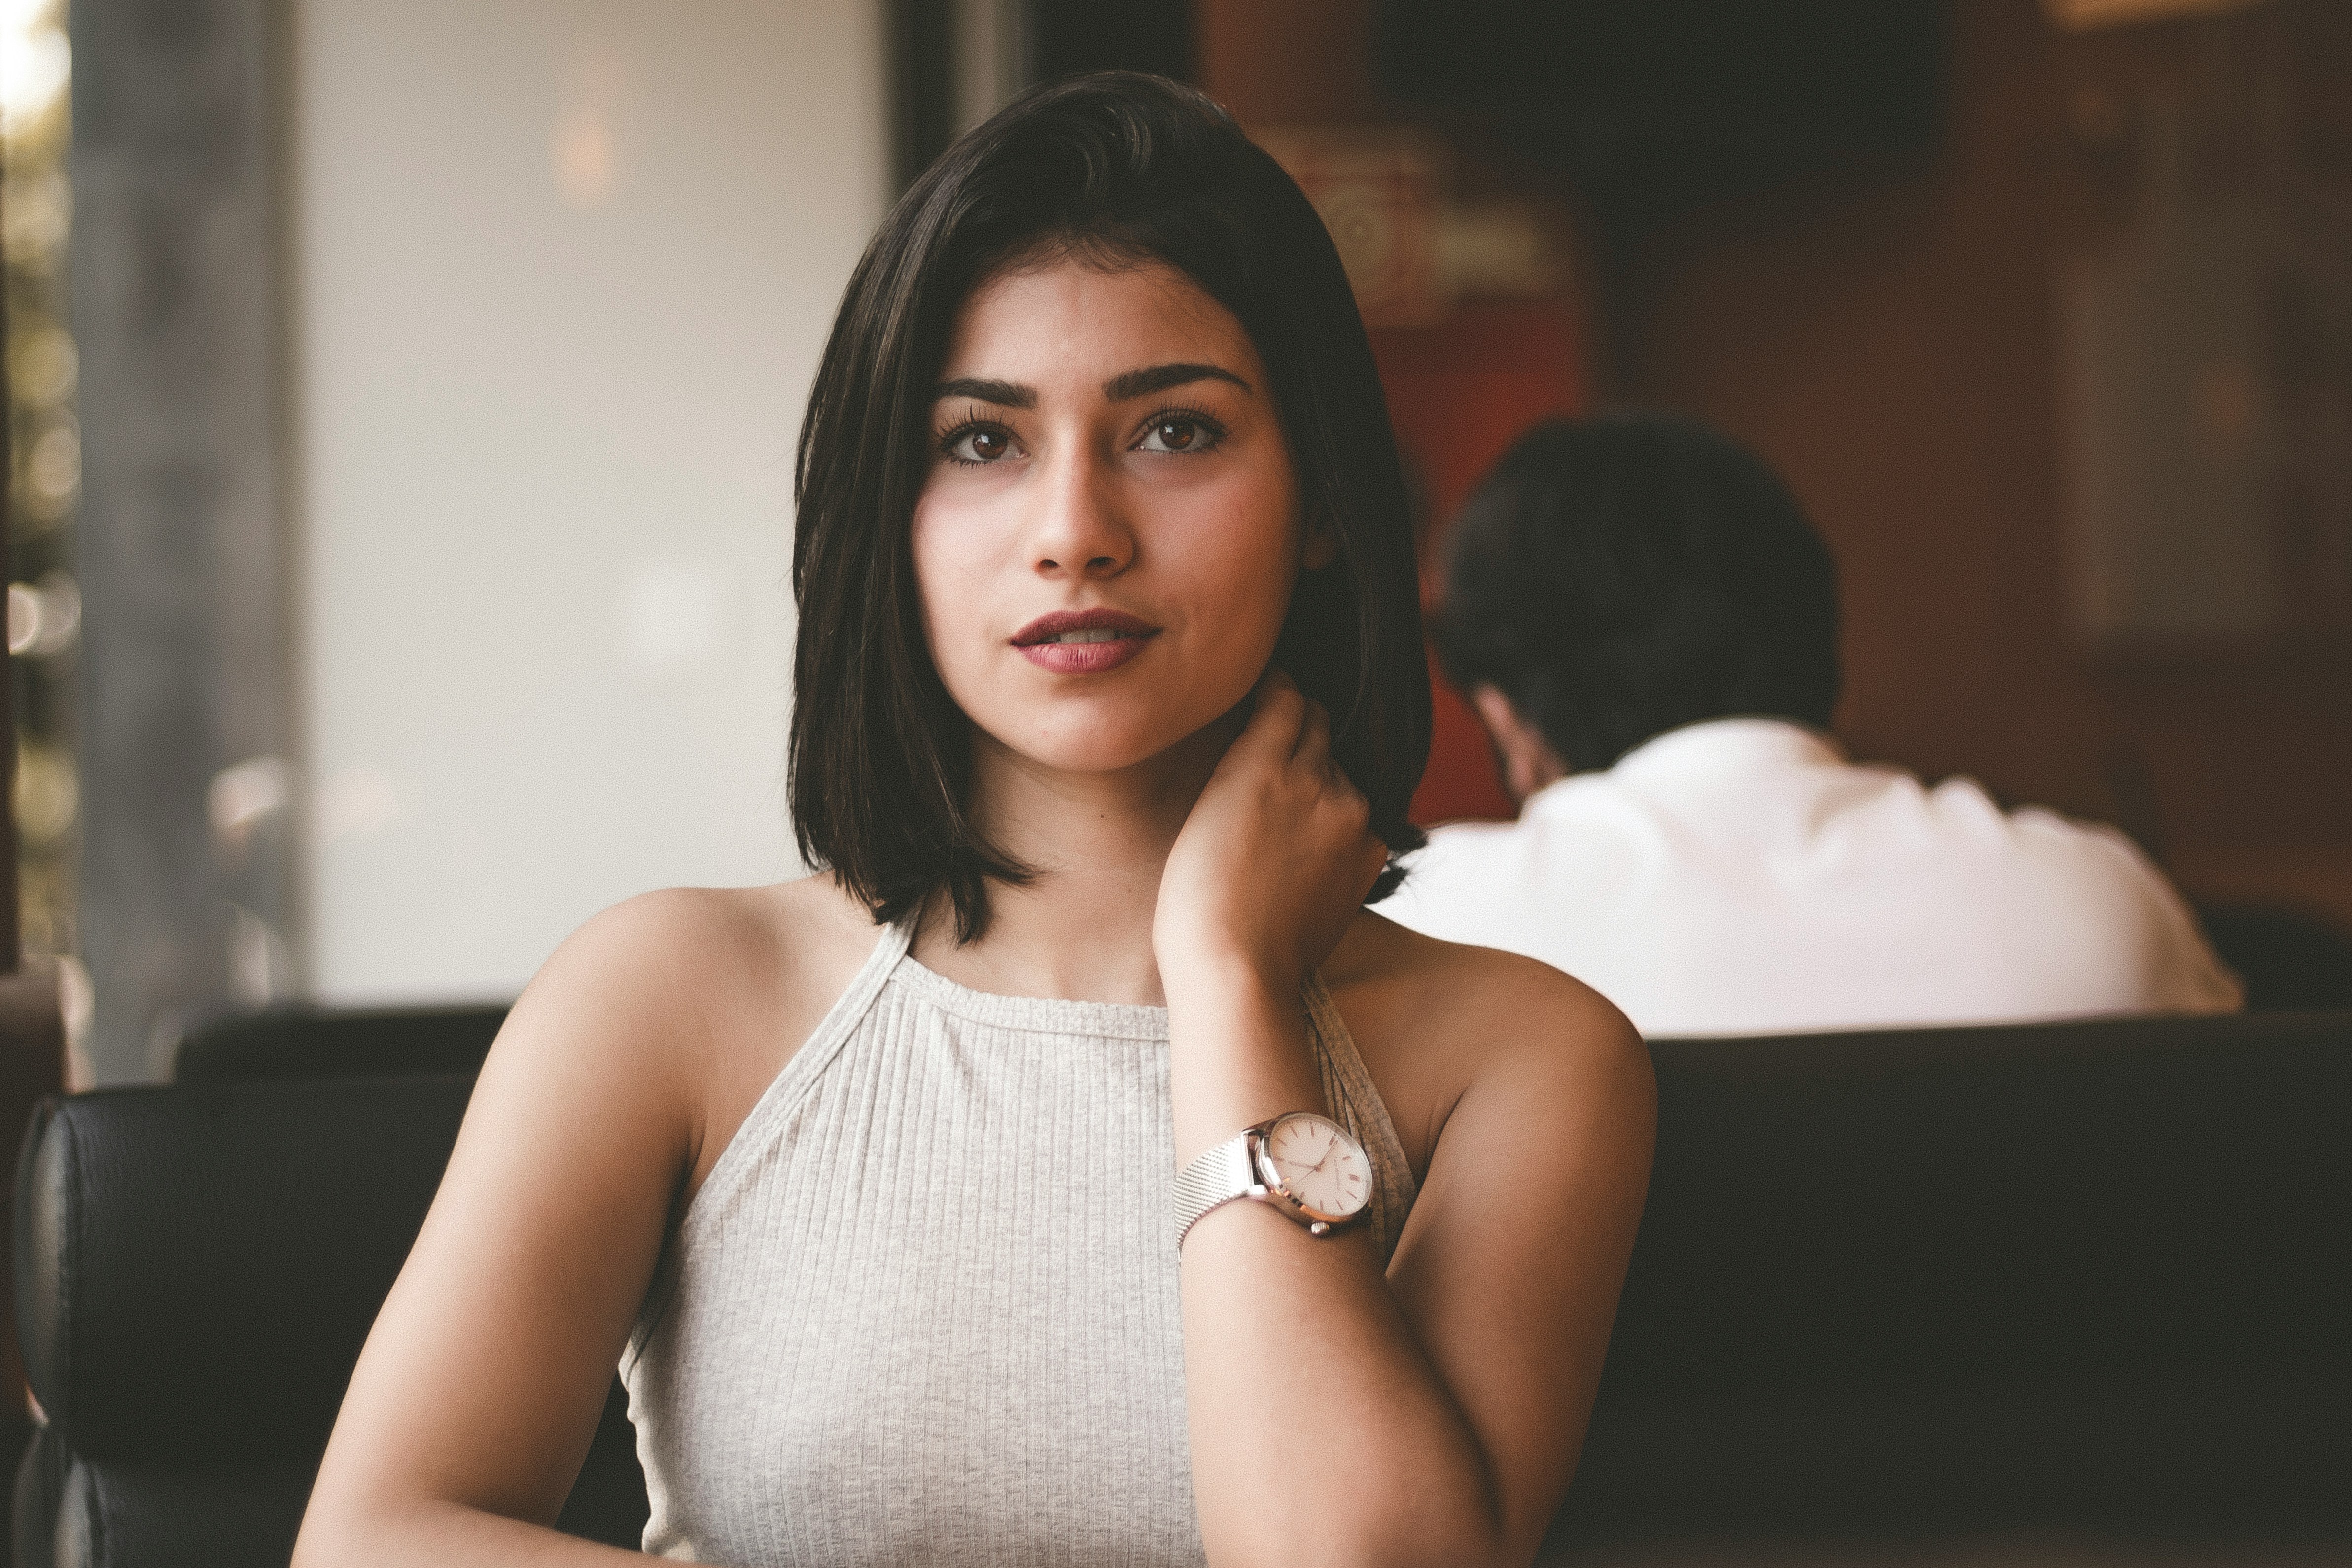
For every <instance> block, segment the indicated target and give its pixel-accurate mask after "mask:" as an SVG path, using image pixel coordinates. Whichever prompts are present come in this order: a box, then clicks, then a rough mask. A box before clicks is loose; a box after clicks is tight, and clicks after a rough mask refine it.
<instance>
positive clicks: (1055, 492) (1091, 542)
mask: <svg viewBox="0 0 2352 1568" xmlns="http://www.w3.org/2000/svg"><path fill="white" fill-rule="evenodd" d="M1109 466H1110V465H1108V464H1107V463H1105V462H1104V461H1102V459H1101V458H1100V457H1099V456H1098V455H1097V454H1095V453H1094V452H1092V451H1090V450H1088V449H1087V445H1086V444H1082V443H1073V444H1070V445H1068V446H1066V447H1065V449H1064V451H1063V453H1062V454H1061V455H1059V456H1058V457H1057V458H1056V459H1055V460H1054V461H1052V462H1050V463H1048V464H1047V465H1046V467H1045V475H1044V479H1045V483H1044V485H1043V486H1040V488H1039V491H1038V495H1037V501H1036V511H1035V514H1034V518H1033V521H1032V527H1033V529H1034V533H1033V536H1032V538H1031V540H1030V545H1031V551H1032V555H1033V558H1034V560H1035V563H1036V570H1038V572H1039V573H1040V574H1042V575H1045V576H1047V577H1078V578H1108V577H1117V576H1118V574H1119V573H1120V572H1122V571H1125V570H1127V569H1128V567H1129V565H1131V564H1133V562H1134V560H1135V535H1134V533H1133V532H1132V530H1130V529H1129V527H1128V522H1127V517H1126V513H1125V510H1124V508H1123V507H1122V506H1121V504H1120V497H1119V496H1118V492H1117V486H1116V485H1115V484H1114V483H1113V478H1112V476H1111V474H1110V472H1109Z"/></svg>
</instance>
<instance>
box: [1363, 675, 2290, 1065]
mask: <svg viewBox="0 0 2352 1568" xmlns="http://www.w3.org/2000/svg"><path fill="white" fill-rule="evenodd" d="M1408 863H1409V864H1410V865H1411V867H1412V874H1411V875H1409V876H1408V877H1407V878H1406V879H1405V882H1404V885H1403V886H1402V887H1401V888H1399V889H1398V890H1397V892H1396V893H1394V894H1391V896H1390V897H1389V898H1388V899H1387V900H1386V901H1385V902H1383V903H1382V904H1380V905H1379V909H1380V913H1381V914H1383V915H1388V916H1389V917H1390V918H1391V919H1394V920H1396V921H1399V922H1401V923H1402V924H1403V925H1410V926H1412V927H1413V928H1414V929H1415V930H1418V931H1425V932H1427V933H1429V934H1430V935H1432V936H1442V937H1444V938H1446V939H1448V940H1450V941H1455V942H1470V943H1475V944H1478V945H1480V946H1487V947H1501V948H1505V949H1507V950H1508V951H1511V952H1515V953H1524V954H1527V955H1528V956H1531V957H1536V958H1540V959H1542V960H1543V961H1544V962H1545V963H1548V964H1550V965H1551V966H1553V967H1556V968H1559V969H1563V970H1565V971H1567V972H1568V973H1569V974H1571V975H1573V976H1575V977H1577V978H1579V979H1580V980H1582V981H1584V982H1585V983H1586V984H1588V985H1590V986H1591V987H1593V988H1595V989H1596V990H1599V991H1600V992H1601V994H1602V995H1604V996H1606V997H1607V998H1609V999H1610V1000H1612V1001H1613V1002H1615V1003H1616V1004H1617V1005H1618V1007H1620V1008H1622V1009H1623V1010H1624V1012H1625V1014H1626V1016H1627V1017H1628V1018H1630V1019H1633V1024H1634V1027H1636V1028H1637V1029H1639V1030H1641V1031H1642V1032H1643V1034H1645V1035H1650V1036H1653V1037H1663V1036H1671V1035H1704V1034H1786V1033H1802V1032H1809V1031H1812V1030H1834V1029H1870V1028H1881V1027H1889V1028H1891V1027H1900V1026H1909V1025H1932V1024H1961V1023H1996V1022H2013V1021H2021V1020H2025V1019H2060V1018H2078V1017H2085V1016H2091V1015H2095V1014H2101V1013H2138V1012H2189V1013H2211V1012H2231V1011H2234V1010H2236V1009H2238V1008H2239V1007H2240V1006H2241V1005H2242V1000H2243V998H2242V991H2241V988H2240V987H2239V984H2238V981H2237V979H2236V978H2235V977H2233V976H2231V974H2230V972H2229V971H2228V970H2227V969H2225V968H2223V967H2222V966H2221V961H2220V960H2219V959H2217V958H2216V957H2215V956H2213V952H2212V949H2211V948H2210V947H2208V946H2206V944H2205V940H2204V937H2203V936H2201V935H2200V933H2199V931H2198V929H2197V925H2196V923H2195V921H2194V920H2193V919H2192V918H2191V917H2190V916H2189V912H2188V910H2187V909H2186V908H2185V907H2184V906H2183V905H2182V904H2181V902H2180V899H2179V895H2178V894H2175V893H2174V892H2173V890H2172V888H2171V887H2170V886H2169V885H2168V883H2166V882H2165V880H2164V878H2163V876H2162V875H2161V874H2159V873H2158V872H2157V870H2156V868H2155V867H2154V866H2152V865H2150V864H2149V863H2148V862H2147V859H2146V858H2145V857H2143V856H2142V855H2141V854H2140V852H2138V851H2137V849H2135V848H2134V847H2133V846H2132V845H2131V843H2130V842H2129V841H2127V840H2126V839H2125V838H2124V837H2123V835H2122V834H2120V833H2117V832H2116V831H2114V830H2113V829H2110V828H2104V827H2094V826H2089V825H2086V824H2084V823H2081V822H2073V821H2067V820H2066V819H2064V818H2063V817H2059V816H2057V815H2055V814H2053V813H2052V812H2049V811H2044V810H2021V811H2017V812H2011V813H2004V812H2003V811H2002V810H2000V807H1998V806H1996V805H1994V804H1993V802H1992V801H1991V800H1990V799H1988V798H1987V797H1986V795H1985V792H1984V791H1983V790H1982V789H1979V788H1978V786H1977V785H1976V784H1975V783H1974V782H1972V781H1970V780H1969V779H1954V780H1952V781H1950V782H1948V783H1945V784H1939V785H1937V787H1936V788H1934V789H1927V788H1925V787H1924V786H1922V785H1921V784H1920V783H1919V781H1918V780H1917V779H1914V778H1912V777H1911V776H1910V775H1909V774H1907V773H1903V772H1900V771H1897V770H1895V769H1893V768H1866V767H1858V766H1856V765H1854V764H1853V763H1851V762H1848V761H1847V760H1846V759H1845V758H1844V757H1843V755H1842V754H1841V753H1840V752H1839V751H1838V750H1837V748H1836V747H1834V746H1833V745H1832V744H1831V743H1830V742H1829V741H1827V740H1826V739H1824V738H1823V737H1821V736H1819V735H1816V734H1814V733H1813V732H1812V731H1811V730H1808V729H1804V728H1802V727H1799V726H1797V725H1793V724H1783V723H1780V722H1778V721H1775V720H1770V719H1748V718H1739V719H1717V720H1715V721H1713V722H1710V723H1706V724H1696V725H1691V726H1688V727H1685V728H1682V729H1677V730H1674V731H1671V732H1669V733H1667V734H1665V735H1662V736H1659V737H1657V738H1656V739H1654V740H1652V741H1650V742H1648V743H1647V744H1645V745H1643V746H1642V747H1638V748H1636V749H1635V750H1633V751H1632V752H1629V753H1627V754H1626V756H1625V757H1624V758H1622V759H1621V760H1620V761H1619V762H1618V763H1617V765H1616V766H1615V767H1614V768H1610V769H1609V770H1608V771H1606V772H1603V773H1582V774H1577V775H1574V776H1572V777H1570V778H1567V779H1560V780H1559V781H1558V782H1557V783H1554V784H1551V785H1549V786H1548V787H1546V788H1545V789H1540V790H1538V791H1537V792H1536V793H1535V794H1534V795H1533V796H1531V797H1529V798H1528V802H1527V805H1526V807H1525V808H1524V809H1523V810H1521V812H1520V814H1519V820H1518V821H1516V822H1503V823H1460V824H1457V825H1455V826H1453V827H1446V828H1439V829H1437V830H1435V831H1433V832H1432V833H1431V834H1430V843H1429V847H1428V848H1427V849H1426V850H1423V851H1422V852H1420V853H1419V854H1418V855H1416V856H1414V857H1413V859H1412V861H1411V862H1408Z"/></svg>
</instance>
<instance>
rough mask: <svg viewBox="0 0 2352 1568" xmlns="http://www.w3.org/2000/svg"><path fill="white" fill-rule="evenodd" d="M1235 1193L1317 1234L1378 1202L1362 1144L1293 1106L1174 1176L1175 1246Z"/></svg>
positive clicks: (1330, 1123)
mask: <svg viewBox="0 0 2352 1568" xmlns="http://www.w3.org/2000/svg"><path fill="white" fill-rule="evenodd" d="M1237 1197H1254V1198H1256V1199H1257V1200H1258V1201H1259V1202H1261V1203H1267V1204H1271V1205H1273V1206H1274V1207H1276V1209H1278V1210H1279V1211H1281V1212H1282V1213H1284V1214H1286V1215H1288V1216H1289V1217H1290V1218H1293V1219H1295V1220H1297V1222H1298V1223H1299V1224H1301V1225H1303V1226H1305V1227H1307V1233H1308V1234H1309V1235H1313V1236H1326V1235H1328V1234H1329V1233H1330V1232H1331V1231H1332V1230H1334V1229H1336V1228H1339V1227H1340V1226H1342V1225H1345V1224H1347V1223H1348V1222H1349V1220H1351V1219H1353V1218H1356V1217H1357V1216H1358V1215H1360V1214H1361V1213H1363V1212H1364V1207H1365V1206H1366V1205H1367V1204H1369V1203H1370V1202H1371V1200H1372V1162H1371V1160H1370V1157H1369V1156H1368V1155H1365V1153H1364V1145H1361V1144H1360V1143H1358V1142H1356V1140H1355V1139H1353V1138H1351V1137H1349V1135H1348V1129H1347V1128H1345V1127H1342V1126H1341V1125H1339V1123H1337V1122H1334V1121H1333V1120H1331V1118H1329V1117H1328V1116H1318V1115H1317V1114H1316V1113H1314V1112H1312V1111H1293V1112H1291V1113H1288V1114H1287V1115H1282V1116H1276V1117H1275V1118H1274V1119H1273V1120H1272V1121H1270V1122H1260V1123H1259V1124H1257V1125H1256V1126H1255V1127H1245V1128H1244V1129H1243V1130H1242V1131H1241V1132H1239V1133H1237V1134H1234V1136H1232V1137H1230V1138H1228V1139H1226V1140H1225V1141H1224V1142H1223V1143H1222V1144H1219V1145H1217V1146H1216V1147H1215V1148H1213V1149H1211V1150H1210V1151H1209V1152H1208V1153H1206V1154H1204V1155H1202V1156H1201V1157H1200V1158H1198V1159H1196V1160H1194V1161H1193V1162H1192V1164H1191V1165H1189V1166H1185V1167H1184V1172H1183V1174H1182V1175H1181V1176H1178V1177H1177V1178H1176V1245H1177V1246H1178V1247H1179V1248H1181V1247H1182V1246H1183V1245H1184V1237H1185V1235H1186V1233H1187V1232H1189V1231H1190V1230H1191V1229H1192V1227H1193V1225H1194V1224H1195V1223H1196V1222H1197V1221H1198V1220H1199V1219H1200V1218H1201V1216H1202V1215H1204V1214H1206V1213H1208V1212H1209V1210H1211V1209H1213V1208H1214V1207H1217V1206H1218V1205H1220V1204H1225V1203H1231V1202H1232V1201H1233V1200H1234V1199H1235V1198H1237Z"/></svg>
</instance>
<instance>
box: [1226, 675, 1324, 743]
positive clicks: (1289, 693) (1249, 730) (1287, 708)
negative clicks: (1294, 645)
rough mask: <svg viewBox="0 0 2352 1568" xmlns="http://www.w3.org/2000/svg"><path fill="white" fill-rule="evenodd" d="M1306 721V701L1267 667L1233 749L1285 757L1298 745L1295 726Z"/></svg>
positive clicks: (1286, 678)
mask: <svg viewBox="0 0 2352 1568" xmlns="http://www.w3.org/2000/svg"><path fill="white" fill-rule="evenodd" d="M1306 718H1307V699H1306V697H1304V696H1303V695H1300V694H1299V690H1298V686H1297V683H1296V682H1294V681H1292V680H1291V678H1290V677H1289V676H1288V675H1286V674H1283V673H1282V672H1281V671H1280V670H1276V669H1272V668H1269V669H1268V670H1267V671H1266V673H1265V674H1264V675H1262V676H1260V677H1259V678H1258V683H1257V686H1256V688H1255V707H1254V708H1253V709H1252V710H1251V713H1250V716H1249V722H1248V723H1247V724H1245V725H1244V726H1243V727H1242V732H1241V734H1240V736H1239V737H1236V738H1235V739H1234V749H1235V750H1238V751H1256V750H1263V751H1266V752H1269V753H1271V754H1272V755H1273V756H1275V757H1276V758H1285V757H1288V756H1289V755H1290V754H1291V751H1292V750H1293V749H1294V748H1295V747H1297V743H1298V730H1299V727H1300V726H1301V725H1302V724H1304V723H1305V722H1306Z"/></svg>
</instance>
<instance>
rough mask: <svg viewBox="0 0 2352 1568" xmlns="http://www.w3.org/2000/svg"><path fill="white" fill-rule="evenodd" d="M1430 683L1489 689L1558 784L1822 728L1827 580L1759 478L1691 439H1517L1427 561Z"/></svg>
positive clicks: (1809, 529) (1624, 419) (1671, 420)
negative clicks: (1747, 738) (1733, 732)
mask: <svg viewBox="0 0 2352 1568" xmlns="http://www.w3.org/2000/svg"><path fill="white" fill-rule="evenodd" d="M1436 635H1437V643H1438V651H1439V653H1440V656H1441V657H1442V658H1443V660H1444V664H1445V670H1446V674H1448V675H1449V676H1451V677H1452V679H1453V680H1454V684H1455V685H1459V686H1460V687H1461V688H1462V689H1463V690H1464V691H1465V692H1466V691H1470V690H1472V689H1474V688H1475V687H1477V686H1479V685H1492V686H1494V687H1495V688H1496V690H1497V691H1499V692H1501V693H1502V694H1503V695H1504V696H1505V697H1507V698H1508V699H1509V700H1510V703H1511V706H1513V707H1514V708H1516V709H1517V710H1518V713H1519V716H1520V717H1521V718H1523V719H1524V720H1525V721H1526V722H1528V724H1531V725H1533V726H1534V727H1536V729H1537V730H1538V732H1539V733H1541V734H1542V736H1543V737H1544V738H1545V739H1546V740H1547V741H1548V742H1549V744H1550V746H1551V747H1552V749H1553V750H1554V751H1555V752H1557V753H1558V754H1559V759H1560V760H1561V762H1563V763H1564V764H1566V766H1567V768H1568V769H1569V771H1570V772H1571V773H1583V772H1590V771H1592V770H1595V769H1599V768H1608V767H1610V766H1612V764H1614V763H1615V762H1616V761H1617V759H1618V758H1621V757H1622V756H1624V755H1625V753H1627V752H1628V751H1631V750H1633V748H1634V747H1637V746H1640V745H1641V744H1642V743H1643V741H1646V740H1648V739H1650V738H1651V737H1654V736H1658V735H1663V734H1664V733H1665V732H1666V731H1667V730H1670V729H1675V728H1677V727H1681V726H1683V725H1686V724H1696V723H1697V722H1699V721H1701V720H1703V719H1712V718H1730V717H1735V716H1757V717H1768V718H1781V719H1793V720H1795V721H1797V722H1798V723H1800V724H1805V725H1811V726H1812V727H1816V728H1824V729H1825V728H1827V727H1828V726H1829V722H1830V715H1831V713H1832V710H1833V709H1835V707H1836V706H1837V698H1838V681H1839V672H1838V651H1837V644H1838V601H1837V566H1836V563H1835V562H1834V561H1833V560H1832V559H1831V558H1830V552H1829V548H1828V547H1827V546H1826V545H1824V544H1823V543H1822V538H1821V536H1820V535H1819V534H1818V533H1816V532H1815V531H1814V530H1813V526H1812V524H1811V522H1809V521H1808V520H1807V519H1806V517H1805V514H1804V512H1803V509H1802V508H1801V507H1799V506H1798V505H1797V501H1796V497H1793V496H1791V495H1790V493H1789V488H1788V486H1785V485H1783V484H1782V483H1781V482H1780V478H1779V477H1778V476H1776V475H1774V474H1773V472H1772V470H1771V469H1770V468H1769V467H1767V466H1766V465H1764V463H1763V462H1762V460H1761V459H1759V458H1758V457H1757V456H1756V455H1754V454H1753V453H1751V452H1749V451H1748V450H1747V449H1746V448H1744V447H1742V446H1740V445H1739V444H1738V443H1736V442H1733V441H1731V440H1730V439H1728V438H1727V437H1726V436H1724V435H1721V434H1717V432H1715V431H1713V430H1710V429H1709V428H1707V427H1706V425H1703V424H1700V423H1697V422H1696V421H1695V420H1689V419H1682V418H1676V417H1674V416H1671V415H1664V414H1646V413H1611V414H1603V415H1600V416H1597V417H1594V418H1591V419H1582V420H1557V421H1552V422H1549V423H1545V424H1541V425H1538V426H1537V427H1536V428H1535V429H1534V430H1531V431H1529V432H1528V434H1526V435H1524V436H1522V437H1521V438H1520V439H1519V441H1518V443H1517V444H1516V445H1514V446H1513V447H1512V448H1511V450H1510V451H1509V452H1508V453H1507V454H1506V455H1504V457H1503V459H1502V461H1501V462H1499V463H1497V464H1496V465H1495V467H1494V469H1493V471H1492V472H1491V473H1489V474H1488V475H1487V476H1486V478H1485V479H1483V480H1481V481H1480V482H1479V485H1478V487H1477V489H1476V490H1475V491H1474V492H1473V493H1472V495H1471V497H1470V499H1469V501H1468V503H1467V504H1466V505H1465V507H1463V509H1462V515H1461V517H1460V519H1459V520H1458V521H1457V522H1456V523H1455V525H1454V534H1453V538H1451V540H1450V541H1449V542H1448V545H1447V560H1446V575H1445V604H1444V610H1443V612H1441V613H1440V615H1439V616H1438V618H1437V625H1436Z"/></svg>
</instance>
